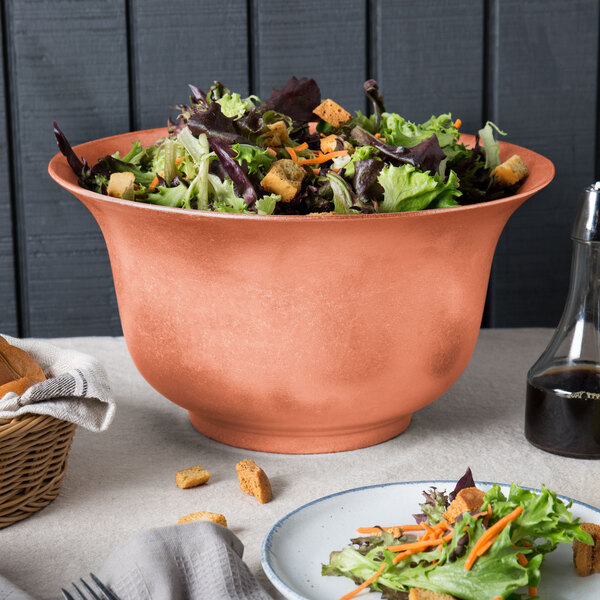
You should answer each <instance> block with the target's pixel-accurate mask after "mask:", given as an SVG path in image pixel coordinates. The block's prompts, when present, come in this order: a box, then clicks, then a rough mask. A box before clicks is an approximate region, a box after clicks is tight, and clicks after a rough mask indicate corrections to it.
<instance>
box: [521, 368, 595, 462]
mask: <svg viewBox="0 0 600 600" xmlns="http://www.w3.org/2000/svg"><path fill="white" fill-rule="evenodd" d="M525 437H526V438H527V439H528V440H529V441H530V442H531V443H532V444H533V445H534V446H537V447H538V448H541V449H542V450H546V451H548V452H553V453H555V454H562V455H564V456H572V457H577V458H600V369H599V368H598V367H592V366H590V367H586V366H578V367H570V368H565V369H557V370H549V371H546V372H545V373H542V374H540V375H538V376H536V377H534V378H533V379H532V380H531V381H528V382H527V403H526V409H525Z"/></svg>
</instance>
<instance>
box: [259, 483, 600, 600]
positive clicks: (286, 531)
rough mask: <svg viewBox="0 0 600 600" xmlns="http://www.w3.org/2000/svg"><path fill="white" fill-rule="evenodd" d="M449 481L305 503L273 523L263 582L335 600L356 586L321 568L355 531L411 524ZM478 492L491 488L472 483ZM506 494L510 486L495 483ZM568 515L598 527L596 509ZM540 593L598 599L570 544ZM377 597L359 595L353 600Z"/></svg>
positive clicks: (298, 599) (298, 597)
mask: <svg viewBox="0 0 600 600" xmlns="http://www.w3.org/2000/svg"><path fill="white" fill-rule="evenodd" d="M455 485H456V482H453V481H411V482H406V483H389V484H382V485H374V486H368V487H362V488H357V489H353V490H347V491H345V492H340V493H338V494H332V495H331V496H325V497H324V498H320V499H319V500H315V501H313V502H309V503H308V504H305V505H304V506H301V507H300V508H298V509H296V510H295V511H293V512H291V513H290V514H289V515H287V516H286V517H284V518H283V519H281V520H280V521H278V522H277V523H275V525H274V526H273V527H272V528H271V530H270V531H269V533H268V534H267V536H266V538H265V540H264V541H263V544H262V550H261V562H262V566H263V569H264V571H265V573H266V575H267V577H268V578H269V579H270V580H271V582H272V583H273V585H274V586H275V587H276V588H277V589H278V590H279V591H280V592H281V593H282V594H283V595H284V596H285V597H286V598H288V599H289V600H336V599H337V598H340V597H341V596H343V595H344V594H347V593H348V592H350V591H351V590H353V589H354V588H355V587H356V586H355V585H354V583H352V581H351V580H350V579H348V578H346V577H324V576H322V575H321V564H322V563H328V562H329V553H330V552H331V551H332V550H340V549H342V548H344V547H346V546H347V545H348V543H349V541H350V538H351V537H355V536H356V528H357V527H360V526H370V525H375V524H377V525H383V526H386V525H400V524H402V523H413V522H414V518H413V517H412V514H413V513H417V512H420V510H419V506H418V505H419V503H420V502H423V496H422V492H423V491H424V490H427V489H429V487H431V486H435V487H437V488H438V489H441V490H446V491H447V492H450V491H452V490H453V489H454V486H455ZM476 485H477V486H478V487H480V488H481V489H483V490H487V489H489V488H490V487H491V486H492V485H493V484H492V483H488V482H477V484H476ZM500 485H501V487H502V490H503V492H504V493H505V494H506V493H507V492H508V489H509V487H510V486H508V485H506V484H500ZM561 498H562V499H563V500H565V501H568V499H567V498H564V497H561ZM571 511H572V512H573V514H574V515H575V516H576V517H581V519H582V520H583V521H591V522H595V523H600V510H598V509H597V508H594V507H592V506H588V505H587V504H583V503H581V502H573V506H572V507H571ZM539 594H540V596H541V597H542V598H544V600H581V599H582V598H600V575H595V576H591V577H579V576H578V575H577V573H576V572H575V569H574V568H573V555H572V550H571V546H570V545H569V544H559V547H558V548H557V549H556V550H555V551H554V552H552V553H551V554H549V555H548V556H547V558H546V560H545V561H544V565H543V567H542V582H541V585H540V587H539ZM365 596H367V597H368V598H373V600H377V598H380V597H381V595H380V594H379V593H375V592H371V593H368V592H362V593H361V594H360V595H359V596H358V597H359V598H363V597H365Z"/></svg>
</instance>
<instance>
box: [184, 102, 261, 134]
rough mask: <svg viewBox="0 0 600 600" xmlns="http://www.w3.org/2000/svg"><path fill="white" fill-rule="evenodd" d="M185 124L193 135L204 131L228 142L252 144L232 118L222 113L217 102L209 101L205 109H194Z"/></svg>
mask: <svg viewBox="0 0 600 600" xmlns="http://www.w3.org/2000/svg"><path fill="white" fill-rule="evenodd" d="M187 126H188V127H189V128H190V131H191V132H192V134H193V135H194V136H195V137H199V136H200V134H202V133H204V134H206V135H207V136H208V137H210V138H212V139H220V140H222V141H224V142H227V143H229V144H252V142H251V141H250V140H249V139H248V138H246V137H244V136H243V135H240V133H239V131H238V129H237V128H236V125H235V122H234V120H233V119H230V118H229V117H226V116H225V115H224V114H223V111H222V110H221V106H220V105H219V103H218V102H211V103H210V104H209V105H208V108H207V109H206V110H194V111H193V112H192V114H191V116H190V118H189V119H188V122H187Z"/></svg>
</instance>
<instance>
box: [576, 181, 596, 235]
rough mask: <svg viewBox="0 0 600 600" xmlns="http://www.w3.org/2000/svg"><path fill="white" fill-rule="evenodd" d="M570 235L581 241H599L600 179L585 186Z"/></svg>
mask: <svg viewBox="0 0 600 600" xmlns="http://www.w3.org/2000/svg"><path fill="white" fill-rule="evenodd" d="M571 237H572V238H573V239H574V240H578V241H581V242H600V181H596V183H592V184H591V185H588V186H587V187H586V188H585V191H584V194H583V198H582V200H581V204H580V205H579V210H578V211H577V216H576V217H575V222H574V223H573V231H572V232H571Z"/></svg>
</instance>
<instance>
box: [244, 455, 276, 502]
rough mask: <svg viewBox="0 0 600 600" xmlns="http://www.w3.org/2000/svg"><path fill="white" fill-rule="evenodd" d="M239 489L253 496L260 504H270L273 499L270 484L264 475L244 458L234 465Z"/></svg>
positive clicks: (256, 466) (255, 465) (248, 459)
mask: <svg viewBox="0 0 600 600" xmlns="http://www.w3.org/2000/svg"><path fill="white" fill-rule="evenodd" d="M235 470H236V471H237V474H238V479H239V482H240V489H241V490H242V491H244V492H246V494H250V495H251V496H254V497H255V498H256V499H257V500H258V501H259V502H260V503H261V504H265V503H266V502H270V500H271V498H272V497H273V493H272V491H271V482H270V481H269V478H268V477H267V475H266V473H265V472H264V471H263V470H262V469H261V468H260V467H259V466H258V465H257V464H256V463H255V462H254V461H253V460H252V459H251V458H245V459H244V460H241V461H240V462H239V463H238V464H237V465H235Z"/></svg>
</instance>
